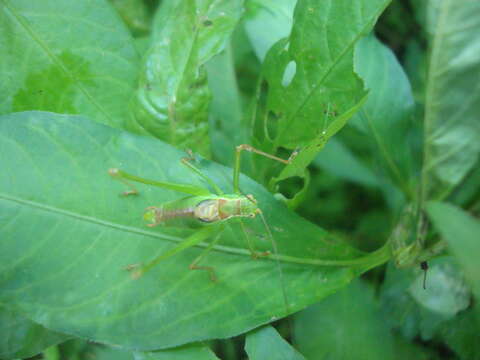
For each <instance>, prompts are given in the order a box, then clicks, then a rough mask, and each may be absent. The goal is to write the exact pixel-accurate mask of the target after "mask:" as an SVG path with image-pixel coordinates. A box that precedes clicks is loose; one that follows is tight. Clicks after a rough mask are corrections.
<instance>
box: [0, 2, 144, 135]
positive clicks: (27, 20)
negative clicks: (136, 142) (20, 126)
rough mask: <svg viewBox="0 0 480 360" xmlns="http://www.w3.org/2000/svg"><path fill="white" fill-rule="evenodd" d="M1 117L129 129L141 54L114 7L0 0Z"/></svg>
mask: <svg viewBox="0 0 480 360" xmlns="http://www.w3.org/2000/svg"><path fill="white" fill-rule="evenodd" d="M0 53H1V54H2V56H1V57H0V70H1V73H2V81H1V82H0V93H1V94H2V98H1V99H0V114H5V113H9V112H12V111H23V110H48V111H55V112H59V113H70V114H84V115H88V116H89V117H91V118H92V119H93V120H95V121H98V122H100V123H103V124H107V125H110V126H114V127H118V128H122V127H123V126H124V122H125V121H126V119H127V117H128V114H129V111H128V103H129V101H130V99H131V97H132V96H133V91H134V87H135V85H136V74H137V68H138V63H139V57H138V54H137V52H136V50H135V46H134V43H133V40H132V39H131V36H130V34H129V33H128V30H127V29H126V28H125V26H124V25H123V24H122V22H121V21H120V20H119V18H118V15H117V14H116V13H115V11H114V10H113V9H112V7H111V5H110V4H109V3H107V2H106V1H104V0H100V1H69V0H45V1H34V2H32V1H29V0H15V1H11V0H1V1H0Z"/></svg>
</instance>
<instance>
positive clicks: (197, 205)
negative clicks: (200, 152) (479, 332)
mask: <svg viewBox="0 0 480 360" xmlns="http://www.w3.org/2000/svg"><path fill="white" fill-rule="evenodd" d="M242 151H249V152H252V153H256V154H259V155H262V156H265V157H267V158H269V159H272V160H275V161H279V162H281V163H284V164H289V163H290V162H291V161H292V160H293V158H294V157H295V156H296V154H297V152H293V153H292V155H291V156H290V158H289V159H288V160H285V159H281V158H279V157H276V156H274V155H271V154H268V153H265V152H263V151H260V150H258V149H255V148H254V147H252V146H250V145H246V144H243V145H239V146H237V147H236V151H235V165H234V171H233V191H234V194H224V193H223V192H222V190H221V189H220V188H219V187H218V186H217V185H216V184H215V182H214V181H213V180H212V179H210V178H209V177H208V176H206V175H205V174H203V173H202V172H201V171H200V169H198V168H197V167H196V166H195V165H193V164H192V161H193V160H194V158H193V154H192V153H191V152H189V157H184V158H182V159H181V162H182V163H183V164H184V165H185V166H187V168H188V169H190V170H191V171H193V172H194V173H195V174H197V175H198V176H200V177H201V178H202V179H204V180H205V181H206V182H207V183H208V184H209V185H210V186H211V188H212V189H214V191H215V193H212V192H211V191H209V190H208V189H206V188H203V187H200V186H195V185H186V184H179V183H169V182H160V181H155V180H149V179H144V178H141V177H138V176H135V175H131V174H129V173H126V172H124V171H122V170H120V169H117V168H111V169H109V170H108V173H109V174H110V175H111V176H112V177H113V178H115V179H117V180H119V181H121V182H122V183H124V184H125V185H127V186H128V187H129V188H130V190H128V191H125V192H124V193H123V195H125V196H127V195H136V194H138V191H137V189H136V188H135V187H134V186H133V185H132V184H131V183H130V181H134V182H139V183H143V184H147V185H153V186H158V187H161V188H164V189H169V190H173V191H177V192H181V193H184V194H188V195H189V196H187V197H184V198H181V199H178V200H174V201H169V202H165V203H163V204H160V205H157V206H150V207H147V208H146V209H145V212H144V214H143V219H144V220H145V221H146V222H147V224H146V225H147V226H149V227H154V226H158V225H174V226H180V227H188V228H194V229H197V231H196V232H195V233H193V234H192V235H191V236H189V237H187V238H186V239H184V240H183V241H182V242H181V243H180V244H178V245H177V246H175V247H173V248H172V249H170V250H168V251H166V252H165V253H163V254H160V255H159V256H157V257H155V258H154V259H153V260H151V261H150V262H148V263H146V264H133V265H129V266H127V270H133V273H132V276H133V277H134V278H139V277H140V276H142V275H143V274H144V273H146V272H147V271H148V270H150V269H152V268H153V267H154V266H155V265H157V264H158V263H159V262H160V261H162V260H165V259H167V258H169V257H171V256H173V255H175V254H177V253H179V252H181V251H183V250H185V249H187V248H190V247H192V246H195V245H197V244H199V243H201V242H203V241H205V240H207V239H209V238H213V240H211V241H210V243H209V245H208V246H207V247H206V248H205V250H204V251H203V252H202V253H201V254H200V255H199V256H198V257H197V258H196V259H195V260H194V261H193V262H192V263H191V264H190V266H189V268H190V269H191V270H206V271H208V273H209V276H210V279H211V280H212V281H216V280H217V277H216V275H215V271H214V269H213V268H212V267H210V266H200V265H199V262H200V261H201V260H202V259H203V258H204V257H205V256H206V255H207V254H208V252H210V250H212V248H213V247H214V246H215V244H216V243H217V242H218V240H219V239H220V236H219V235H220V234H221V232H222V230H223V228H224V224H225V223H226V222H232V221H237V222H238V223H240V225H241V228H242V232H243V234H244V236H245V239H246V243H247V246H248V248H249V250H250V253H251V255H252V257H253V258H259V257H263V256H268V255H269V254H270V252H269V251H266V252H261V253H259V252H256V251H255V249H254V247H253V245H252V242H251V240H250V237H249V235H248V234H247V231H246V229H245V226H244V224H243V222H242V218H254V217H256V216H257V215H259V217H260V218H261V220H262V223H263V225H264V227H265V229H266V232H267V235H268V237H269V239H270V241H271V243H272V250H273V251H274V252H276V251H277V250H276V244H275V240H274V239H273V236H272V232H271V231H270V228H269V226H268V224H267V222H266V220H265V217H264V216H263V213H262V211H261V210H260V208H259V206H258V203H257V200H256V199H255V197H254V196H253V195H250V194H249V195H245V194H243V193H242V192H241V191H240V185H239V180H240V160H241V153H242ZM277 265H278V266H279V272H280V275H281V269H280V264H279V263H278V260H277ZM282 281H283V280H282Z"/></svg>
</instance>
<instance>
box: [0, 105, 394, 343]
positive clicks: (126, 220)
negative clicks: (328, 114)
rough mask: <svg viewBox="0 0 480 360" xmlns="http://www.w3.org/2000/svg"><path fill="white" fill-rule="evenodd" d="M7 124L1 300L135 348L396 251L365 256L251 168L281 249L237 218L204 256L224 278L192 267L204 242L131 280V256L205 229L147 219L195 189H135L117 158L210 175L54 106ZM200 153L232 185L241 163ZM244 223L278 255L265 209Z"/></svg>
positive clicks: (261, 310) (315, 295)
mask: <svg viewBox="0 0 480 360" xmlns="http://www.w3.org/2000/svg"><path fill="white" fill-rule="evenodd" d="M0 134H1V139H2V140H1V142H0V153H1V154H2V155H3V159H5V160H4V161H3V163H2V166H3V169H4V171H2V173H1V175H0V207H1V211H0V226H1V227H0V231H1V236H2V242H1V243H0V274H1V277H0V301H1V302H3V303H5V304H6V305H9V304H14V305H15V306H16V307H17V308H18V309H19V310H21V311H22V312H25V313H26V314H27V315H28V316H29V317H30V318H32V319H33V320H34V321H36V322H38V323H40V324H42V325H44V326H46V327H48V328H49V329H53V330H56V331H61V332H65V333H69V334H75V335H77V336H80V337H83V338H87V339H90V340H94V341H98V342H102V343H107V344H121V345H122V346H123V347H125V348H135V349H137V350H151V349H161V348H167V347H172V346H177V345H180V344H184V343H187V342H195V341H201V340H204V339H212V338H225V337H231V336H233V335H237V334H239V333H242V332H245V331H247V330H249V329H252V328H254V327H257V326H259V325H262V324H266V323H269V322H271V321H272V320H274V319H278V318H279V317H282V316H285V315H286V314H288V313H291V312H293V311H297V310H299V309H302V308H304V307H305V306H307V305H309V304H311V303H313V302H315V301H318V300H319V299H321V298H324V297H325V296H328V295H329V294H331V293H333V292H335V291H336V290H338V289H340V288H342V287H343V286H345V285H346V284H347V283H349V282H350V281H351V280H352V279H353V278H354V277H356V276H358V275H359V274H360V273H362V272H364V271H366V270H368V269H369V268H372V267H374V266H377V265H378V264H381V263H383V262H385V261H386V260H387V259H388V257H389V249H388V248H386V247H384V248H382V249H380V250H378V251H376V252H373V253H371V254H368V255H364V254H363V253H360V252H359V251H357V250H354V249H353V248H350V247H349V246H348V245H345V244H343V243H340V242H337V241H336V240H335V238H334V237H332V236H330V235H329V234H328V233H327V232H325V231H324V230H322V229H320V228H318V227H317V226H315V225H313V224H311V223H309V222H307V221H305V220H304V219H302V218H301V217H299V216H298V215H296V214H294V213H293V212H291V211H289V210H288V209H287V208H286V207H285V206H284V205H283V203H281V202H279V201H277V200H275V198H274V197H273V196H272V195H271V194H270V193H269V192H267V191H266V190H265V189H264V188H263V187H261V186H260V185H258V184H257V183H255V182H253V181H252V180H250V179H248V178H247V177H241V178H240V185H241V188H242V190H243V191H244V192H245V193H247V194H253V195H254V196H255V198H256V199H257V200H258V204H259V207H260V208H261V209H262V211H263V213H264V215H265V218H266V221H267V223H268V224H269V227H270V229H271V232H272V234H273V237H274V240H275V242H276V244H277V247H278V253H277V254H273V255H271V256H270V257H263V258H261V259H257V260H252V259H251V255H250V252H249V251H248V250H246V248H247V247H246V245H245V238H244V236H243V235H242V229H241V228H240V227H239V226H238V224H236V223H231V222H227V223H226V224H225V225H226V226H225V230H224V231H223V232H222V233H221V238H220V244H221V245H217V246H215V247H214V248H213V250H212V251H211V252H210V253H209V254H208V255H207V257H206V258H205V259H204V260H203V262H202V263H203V264H205V265H207V266H212V267H214V268H215V269H216V275H217V277H218V281H217V282H215V283H213V282H211V281H210V280H209V278H208V274H206V273H205V272H202V271H189V270H188V266H189V264H191V263H192V261H193V260H194V259H195V258H196V257H197V256H198V255H199V254H200V253H201V252H202V250H203V249H204V247H205V246H206V244H200V245H199V246H197V247H193V248H189V249H187V250H185V251H183V252H181V253H180V254H177V255H176V256H174V257H172V258H170V259H167V260H165V261H163V262H162V263H160V264H159V265H158V266H156V267H155V268H153V269H152V270H151V271H150V272H148V273H146V274H145V275H144V276H143V277H142V278H140V279H137V280H133V279H131V277H130V276H129V275H128V273H127V272H126V271H125V270H124V267H125V266H127V265H129V264H133V263H139V262H142V261H148V260H149V259H152V258H153V257H154V256H156V255H158V254H160V253H164V252H165V251H166V250H168V249H171V248H172V247H173V246H175V245H177V244H178V242H180V241H182V239H184V238H185V237H186V236H188V235H191V234H192V233H194V232H195V231H196V230H191V229H185V228H178V227H156V228H152V229H149V228H147V227H145V224H144V223H143V221H142V220H141V218H142V214H143V212H144V209H145V208H146V207H147V206H151V205H158V204H161V203H163V202H165V201H170V200H173V199H178V198H182V197H184V195H182V194H178V193H175V192H173V191H171V190H166V189H161V188H153V187H151V186H146V185H139V186H138V187H137V188H138V190H139V192H140V195H139V196H136V197H132V196H130V197H128V198H125V197H122V196H119V193H121V192H122V191H124V190H125V186H124V184H122V183H120V182H118V181H115V180H114V179H112V178H111V177H110V176H108V174H107V170H108V169H109V168H110V167H119V168H121V169H123V170H125V171H128V172H130V173H132V174H136V175H139V176H142V177H145V178H151V179H156V180H159V181H167V182H173V183H183V184H189V185H197V186H205V184H204V183H203V182H202V180H201V178H200V177H198V176H197V175H195V174H194V173H192V172H190V171H189V169H188V168H187V167H185V166H183V165H182V164H181V161H180V160H181V159H182V158H183V157H184V155H185V154H184V153H183V152H181V151H179V150H177V149H175V148H172V147H171V146H169V145H166V144H165V143H162V142H160V141H158V140H155V139H152V138H149V137H141V136H136V135H131V134H128V133H124V132H121V131H119V130H116V129H112V128H109V127H105V126H102V125H100V124H97V123H95V122H91V121H89V120H88V119H86V118H84V117H80V116H72V115H56V114H52V113H45V112H25V113H17V114H11V115H6V116H3V117H0ZM196 163H197V166H198V167H199V168H200V169H201V170H202V171H203V172H204V173H205V174H206V175H208V176H210V177H211V178H212V179H214V181H215V182H216V183H217V185H218V186H219V187H220V188H221V189H223V190H224V191H226V192H227V193H228V192H232V184H231V179H232V172H231V170H230V169H228V168H225V167H222V166H220V165H217V164H214V163H211V162H209V161H207V160H204V159H201V158H199V159H197V162H196ZM245 226H246V228H247V230H248V231H247V234H249V237H250V239H251V240H252V242H253V243H254V245H255V248H256V249H257V250H258V251H273V252H274V253H275V251H274V250H272V247H271V241H269V240H268V239H269V237H268V233H267V234H266V232H265V227H264V226H263V224H262V222H261V221H260V219H258V218H257V219H247V220H245ZM279 265H280V266H279ZM280 270H281V272H280ZM286 302H287V303H288V304H286ZM287 305H288V306H287Z"/></svg>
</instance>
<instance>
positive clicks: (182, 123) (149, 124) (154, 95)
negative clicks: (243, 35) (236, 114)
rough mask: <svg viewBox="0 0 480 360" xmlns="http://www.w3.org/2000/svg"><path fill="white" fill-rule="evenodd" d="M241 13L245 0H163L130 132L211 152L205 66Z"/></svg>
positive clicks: (219, 49)
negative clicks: (146, 134)
mask: <svg viewBox="0 0 480 360" xmlns="http://www.w3.org/2000/svg"><path fill="white" fill-rule="evenodd" d="M241 13H242V1H241V0H222V1H214V0H196V1H180V2H179V1H176V0H167V1H163V2H162V5H161V7H160V8H159V10H158V12H157V17H156V19H155V23H154V35H153V39H152V41H153V44H152V46H151V48H150V50H149V51H148V53H147V54H146V56H145V57H144V62H143V69H142V70H141V79H140V84H139V87H138V90H137V96H136V102H135V104H134V113H135V115H134V116H133V117H132V118H131V121H130V122H129V129H130V130H133V131H136V132H140V133H145V132H147V133H149V134H152V135H154V136H155V137H158V138H160V139H162V140H164V141H167V142H168V143H170V144H172V145H175V146H177V147H180V148H190V149H194V150H196V151H199V152H200V153H202V154H209V151H210V150H209V149H210V144H209V139H208V103H209V100H210V91H209V88H208V84H207V74H206V71H205V69H204V67H203V65H204V64H205V62H207V61H208V60H209V59H210V58H212V57H213V56H214V55H216V54H218V53H219V52H220V51H221V50H222V49H223V47H224V45H225V42H226V41H227V40H228V37H229V36H230V34H231V32H232V31H233V29H234V27H235V25H236V23H237V21H238V20H239V18H240V15H241Z"/></svg>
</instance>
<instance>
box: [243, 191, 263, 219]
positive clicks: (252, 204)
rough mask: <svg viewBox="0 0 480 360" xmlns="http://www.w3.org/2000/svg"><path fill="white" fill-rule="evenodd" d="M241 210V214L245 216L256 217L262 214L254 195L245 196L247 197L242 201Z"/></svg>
mask: <svg viewBox="0 0 480 360" xmlns="http://www.w3.org/2000/svg"><path fill="white" fill-rule="evenodd" d="M240 208H241V211H240V212H241V213H242V214H243V215H244V216H250V217H255V216H256V215H257V214H258V213H259V212H260V209H259V208H258V205H257V200H256V199H255V198H254V197H253V195H245V197H244V198H242V199H241V200H240Z"/></svg>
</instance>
